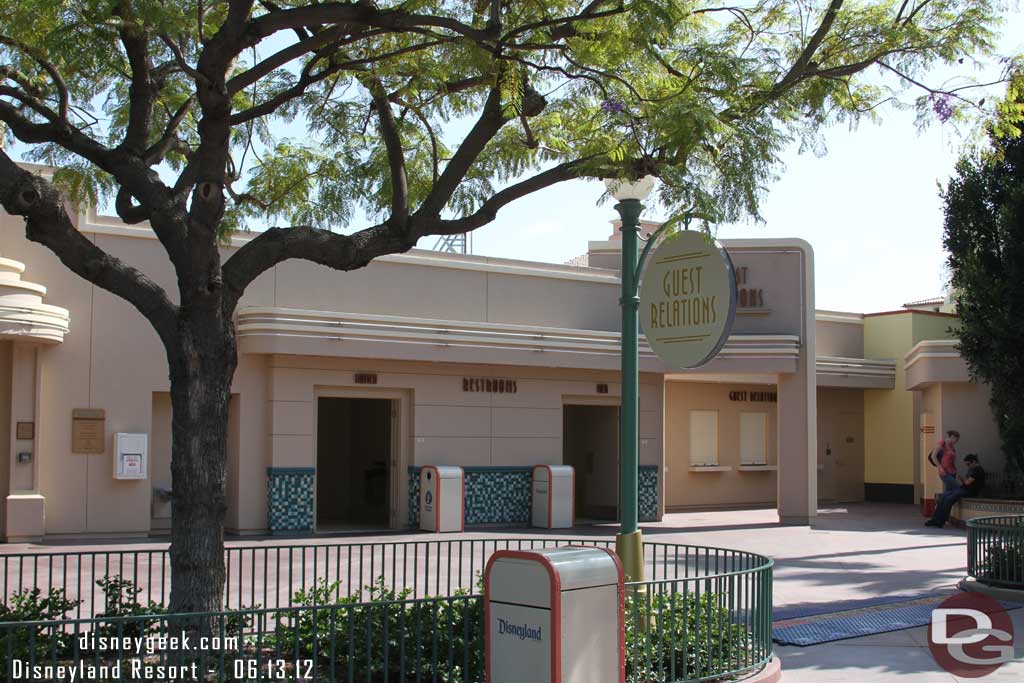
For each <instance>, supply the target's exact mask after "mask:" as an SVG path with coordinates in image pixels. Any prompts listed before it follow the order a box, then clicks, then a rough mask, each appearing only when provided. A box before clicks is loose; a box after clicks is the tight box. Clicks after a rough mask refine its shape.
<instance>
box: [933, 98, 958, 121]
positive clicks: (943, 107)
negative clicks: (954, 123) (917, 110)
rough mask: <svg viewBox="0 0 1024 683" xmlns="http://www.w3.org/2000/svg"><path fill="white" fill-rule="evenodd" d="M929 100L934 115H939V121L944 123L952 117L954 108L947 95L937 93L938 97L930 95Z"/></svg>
mask: <svg viewBox="0 0 1024 683" xmlns="http://www.w3.org/2000/svg"><path fill="white" fill-rule="evenodd" d="M931 100H932V110H933V111H934V112H935V115H936V116H937V117H939V121H941V122H942V123H945V122H946V121H949V119H951V118H952V117H953V111H954V109H953V105H952V104H950V96H949V95H939V96H938V97H936V96H935V95H932V97H931Z"/></svg>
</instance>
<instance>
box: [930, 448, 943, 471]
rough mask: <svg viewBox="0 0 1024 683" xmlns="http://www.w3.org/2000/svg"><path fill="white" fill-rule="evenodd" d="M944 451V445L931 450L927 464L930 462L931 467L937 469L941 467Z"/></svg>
mask: <svg viewBox="0 0 1024 683" xmlns="http://www.w3.org/2000/svg"><path fill="white" fill-rule="evenodd" d="M944 450H945V445H944V444H943V445H940V446H936V447H935V448H933V449H932V450H931V452H930V453H928V462H930V463H931V464H932V466H933V467H939V466H941V465H942V452H943V451H944ZM936 454H938V457H936Z"/></svg>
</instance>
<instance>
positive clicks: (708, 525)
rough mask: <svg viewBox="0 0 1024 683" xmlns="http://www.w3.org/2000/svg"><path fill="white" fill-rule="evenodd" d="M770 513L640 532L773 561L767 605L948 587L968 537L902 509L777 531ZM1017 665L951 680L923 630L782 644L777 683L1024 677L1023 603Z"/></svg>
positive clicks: (685, 521) (847, 512) (680, 520)
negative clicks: (772, 583)
mask: <svg viewBox="0 0 1024 683" xmlns="http://www.w3.org/2000/svg"><path fill="white" fill-rule="evenodd" d="M774 516H775V512H774V510H764V511H742V512H739V511H737V512H707V513H687V514H679V515H669V516H668V517H666V519H665V521H663V522H662V523H660V524H657V525H645V526H644V530H645V538H648V539H651V540H654V539H657V540H669V539H671V540H678V541H684V540H685V542H687V543H697V544H707V545H718V546H726V547H732V548H740V549H743V550H750V551H753V552H758V553H762V554H765V555H769V556H771V557H773V558H774V559H775V562H776V564H775V606H776V608H779V607H793V606H810V605H821V604H827V603H834V602H839V601H845V600H857V599H865V598H873V597H879V596H885V595H892V594H917V593H922V592H925V591H929V590H942V589H946V590H951V591H952V590H954V589H955V585H956V583H957V581H959V580H960V579H961V578H963V576H964V575H965V568H966V562H967V541H966V534H965V532H963V531H960V530H957V529H949V528H947V529H941V530H940V529H933V528H929V527H925V526H924V518H923V517H921V515H920V514H919V513H918V512H917V510H916V509H914V508H913V507H912V506H909V505H880V504H858V505H850V506H846V507H836V508H830V509H823V510H821V511H819V516H818V521H817V523H816V525H815V526H814V527H811V528H807V527H781V526H779V525H777V524H775V523H774ZM1010 615H1011V617H1012V620H1013V624H1014V629H1015V633H1016V636H1015V639H1014V646H1015V648H1016V651H1017V658H1018V659H1017V661H1014V662H1011V663H1010V664H1007V665H1004V666H1003V667H1001V668H1000V669H999V670H998V671H996V672H995V673H993V674H990V675H989V676H987V677H984V678H982V679H967V678H957V677H955V676H953V675H951V674H949V673H947V672H946V671H944V670H943V669H941V668H940V667H939V665H938V664H937V663H936V662H935V659H934V658H933V657H932V654H931V652H930V651H929V649H928V641H927V638H928V627H926V626H923V627H920V628H913V629H906V630H903V631H893V632H890V633H882V634H878V635H871V636H865V637H862V638H852V639H849V640H842V641H836V642H833V643H825V644H822V645H814V646H810V647H780V646H776V648H775V652H776V654H777V655H778V657H779V658H780V659H781V660H782V669H783V677H782V680H783V681H784V682H785V683H826V682H829V681H858V682H859V681H871V682H872V683H876V682H878V683H889V682H892V683H896V682H900V683H939V682H943V683H949V682H951V681H967V680H992V681H1024V660H1022V659H1021V658H1024V609H1021V610H1014V611H1011V612H1010Z"/></svg>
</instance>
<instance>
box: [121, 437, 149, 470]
mask: <svg viewBox="0 0 1024 683" xmlns="http://www.w3.org/2000/svg"><path fill="white" fill-rule="evenodd" d="M148 476H149V435H148V434H124V433H118V434H115V435H114V479H145V478H147V477H148Z"/></svg>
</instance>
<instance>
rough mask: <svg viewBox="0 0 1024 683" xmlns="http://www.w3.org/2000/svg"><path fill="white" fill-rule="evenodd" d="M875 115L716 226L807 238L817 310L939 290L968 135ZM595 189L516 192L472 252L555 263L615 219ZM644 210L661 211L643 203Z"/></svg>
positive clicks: (870, 308)
mask: <svg viewBox="0 0 1024 683" xmlns="http://www.w3.org/2000/svg"><path fill="white" fill-rule="evenodd" d="M1000 47H1001V52H1002V53H1003V54H1008V53H1016V52H1021V51H1022V50H1024V14H1021V13H1020V11H1015V12H1014V13H1012V14H1009V15H1007V23H1006V26H1005V27H1004V30H1003V39H1002V41H1001V44H1000ZM990 73H991V72H990ZM983 76H984V74H978V75H977V76H975V77H976V78H979V79H981V78H982V77H983ZM938 80H939V79H934V80H931V81H929V83H936V82H938ZM882 117H883V121H882V122H881V123H879V124H875V123H871V122H867V121H865V122H862V123H861V124H860V126H859V127H858V128H857V129H856V130H853V131H851V130H849V129H848V128H847V127H846V126H845V124H844V125H842V126H838V127H833V128H830V129H829V130H827V131H826V132H825V143H826V146H827V148H828V152H827V154H826V155H825V156H824V157H821V158H819V157H816V156H814V155H813V154H811V153H809V152H808V153H804V154H799V153H798V150H797V148H796V146H794V147H793V148H791V149H789V150H787V151H786V152H785V153H784V154H783V155H782V162H783V166H782V167H781V168H780V169H779V171H780V172H779V175H780V178H779V180H778V181H777V182H775V183H773V184H772V185H770V186H769V188H768V193H767V195H766V197H765V199H764V201H763V203H762V206H761V215H762V217H763V219H764V222H763V223H744V224H738V225H726V226H720V227H719V229H718V232H717V236H718V237H719V238H720V239H728V238H772V237H799V238H801V239H804V240H806V241H807V242H809V243H810V244H811V246H812V247H813V249H814V254H815V285H816V301H815V304H816V307H817V308H818V309H826V310H839V311H850V312H857V313H872V312H880V311H888V310H895V309H898V308H900V307H901V306H902V305H903V304H904V303H906V302H910V301H915V300H920V299H927V298H930V297H934V296H940V295H942V294H943V290H944V284H945V281H946V278H947V275H946V273H945V264H946V260H947V254H946V253H945V251H944V250H943V248H942V200H941V198H940V197H939V187H940V183H941V184H942V185H943V186H944V185H945V184H946V182H947V181H948V179H949V177H950V175H951V174H952V171H953V168H954V165H955V163H956V161H957V159H958V158H959V156H960V153H961V151H962V149H963V145H964V142H965V140H964V138H962V137H961V136H960V134H958V133H957V131H956V130H955V129H954V128H953V126H952V124H939V123H938V122H937V121H935V122H934V123H933V124H932V125H931V126H929V127H928V128H927V129H925V130H924V131H918V129H917V128H916V127H915V124H914V118H915V115H914V112H912V111H895V110H893V109H884V110H882ZM603 191H604V187H603V185H602V184H601V183H600V182H598V181H596V180H590V181H572V182H568V183H561V184H559V185H556V186H555V187H553V188H548V189H546V190H544V191H542V192H538V193H536V194H534V195H531V196H529V197H526V198H524V199H521V200H519V201H518V202H515V203H513V204H511V205H509V206H507V207H505V208H504V209H502V211H501V212H499V214H498V217H497V219H496V220H495V221H494V222H493V223H491V224H489V225H487V226H484V227H482V228H480V229H478V230H476V231H474V232H473V234H472V247H473V253H474V254H479V255H483V256H501V257H505V258H517V259H527V260H534V261H548V262H552V263H563V262H565V261H567V260H568V259H570V258H572V257H574V256H578V255H580V254H582V253H585V252H586V250H587V241H588V240H604V239H607V238H608V236H609V235H610V234H611V232H612V227H611V223H610V221H612V220H613V219H614V218H616V217H617V214H616V213H615V210H614V209H613V208H612V202H607V203H605V204H603V205H601V206H597V205H596V202H597V200H598V198H599V197H600V196H601V194H602V192H603ZM643 218H645V219H650V220H659V219H662V218H666V216H665V215H664V214H662V215H659V214H658V212H657V210H648V211H647V212H646V213H645V214H644V216H643ZM434 241H435V238H430V239H429V240H424V241H423V242H421V246H427V247H430V246H433V243H434Z"/></svg>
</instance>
